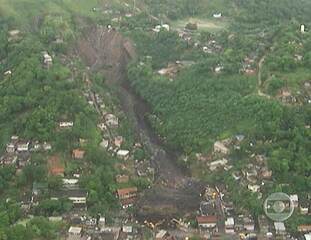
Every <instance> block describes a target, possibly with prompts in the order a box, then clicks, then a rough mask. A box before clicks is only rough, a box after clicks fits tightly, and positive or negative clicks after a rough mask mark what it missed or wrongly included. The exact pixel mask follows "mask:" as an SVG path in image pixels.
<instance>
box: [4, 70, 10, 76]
mask: <svg viewBox="0 0 311 240" xmlns="http://www.w3.org/2000/svg"><path fill="white" fill-rule="evenodd" d="M3 75H4V76H10V75H12V71H11V70H8V71H5V72H4V74H3Z"/></svg>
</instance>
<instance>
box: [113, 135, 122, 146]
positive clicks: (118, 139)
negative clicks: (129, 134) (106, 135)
mask: <svg viewBox="0 0 311 240" xmlns="http://www.w3.org/2000/svg"><path fill="white" fill-rule="evenodd" d="M122 143H123V137H122V136H117V137H115V139H114V145H115V146H116V147H118V148H120V147H121V145H122Z"/></svg>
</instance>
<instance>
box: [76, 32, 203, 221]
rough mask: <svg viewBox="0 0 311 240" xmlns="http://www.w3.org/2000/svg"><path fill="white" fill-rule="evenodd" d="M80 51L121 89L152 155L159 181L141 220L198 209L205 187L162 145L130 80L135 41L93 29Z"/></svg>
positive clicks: (144, 202) (140, 208)
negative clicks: (128, 74)
mask: <svg viewBox="0 0 311 240" xmlns="http://www.w3.org/2000/svg"><path fill="white" fill-rule="evenodd" d="M77 51H78V54H79V55H80V56H81V57H82V59H84V60H85V62H86V63H87V64H88V66H89V67H90V68H91V70H92V71H95V72H101V73H103V75H104V76H105V78H106V83H107V85H108V86H110V87H112V88H114V89H115V88H116V89H117V90H118V91H117V92H118V97H119V99H120V102H121V105H122V110H123V111H124V112H125V114H126V115H127V117H128V118H129V119H130V120H131V122H132V123H133V126H134V128H135V132H136V134H137V136H138V137H139V138H140V140H141V141H142V142H143V143H144V144H145V145H146V146H147V147H148V148H149V151H150V152H151V155H152V157H151V159H150V161H151V164H152V166H153V167H154V168H155V169H156V180H155V184H154V186H153V187H152V188H151V189H149V190H146V191H145V192H144V193H143V194H142V196H141V197H140V199H139V201H138V203H137V214H136V216H137V219H139V220H141V221H144V220H148V221H153V222H155V221H158V220H160V219H170V218H173V217H179V216H182V215H184V214H187V213H189V212H193V211H195V210H197V209H198V208H199V203H200V192H201V191H202V188H203V186H202V185H201V184H200V183H198V182H196V181H195V180H193V179H192V178H191V177H190V176H189V174H188V172H187V171H186V170H184V169H181V168H180V167H179V166H178V165H177V164H176V155H177V154H176V153H173V152H169V151H167V150H166V149H165V147H164V146H163V145H162V144H161V141H160V139H159V138H158V137H157V135H156V134H155V133H154V132H153V130H152V128H151V127H150V126H149V124H148V121H147V120H146V118H145V116H146V114H147V113H148V111H149V108H148V106H147V104H146V103H145V102H144V100H143V99H141V98H140V97H139V96H137V95H136V94H135V93H134V91H133V90H132V89H131V87H130V85H129V83H128V81H127V64H128V63H129V62H130V61H131V59H133V58H135V57H136V54H135V48H134V45H133V44H132V43H131V41H130V40H128V39H125V38H124V37H123V36H122V34H121V33H119V32H117V31H116V30H108V29H107V28H106V27H93V28H92V29H90V30H88V33H87V34H85V36H84V37H83V38H81V39H80V40H79V41H78V44H77Z"/></svg>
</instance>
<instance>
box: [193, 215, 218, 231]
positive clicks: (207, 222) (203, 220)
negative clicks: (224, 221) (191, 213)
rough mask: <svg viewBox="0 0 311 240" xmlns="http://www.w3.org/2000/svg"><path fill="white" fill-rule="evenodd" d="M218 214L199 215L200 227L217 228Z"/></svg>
mask: <svg viewBox="0 0 311 240" xmlns="http://www.w3.org/2000/svg"><path fill="white" fill-rule="evenodd" d="M217 221H218V219H217V216H215V215H211V216H197V223H198V226H199V227H200V228H209V229H216V228H217Z"/></svg>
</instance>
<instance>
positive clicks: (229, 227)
mask: <svg viewBox="0 0 311 240" xmlns="http://www.w3.org/2000/svg"><path fill="white" fill-rule="evenodd" d="M225 232H226V233H228V234H233V233H235V231H234V218H233V217H229V218H227V220H226V221H225Z"/></svg>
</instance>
